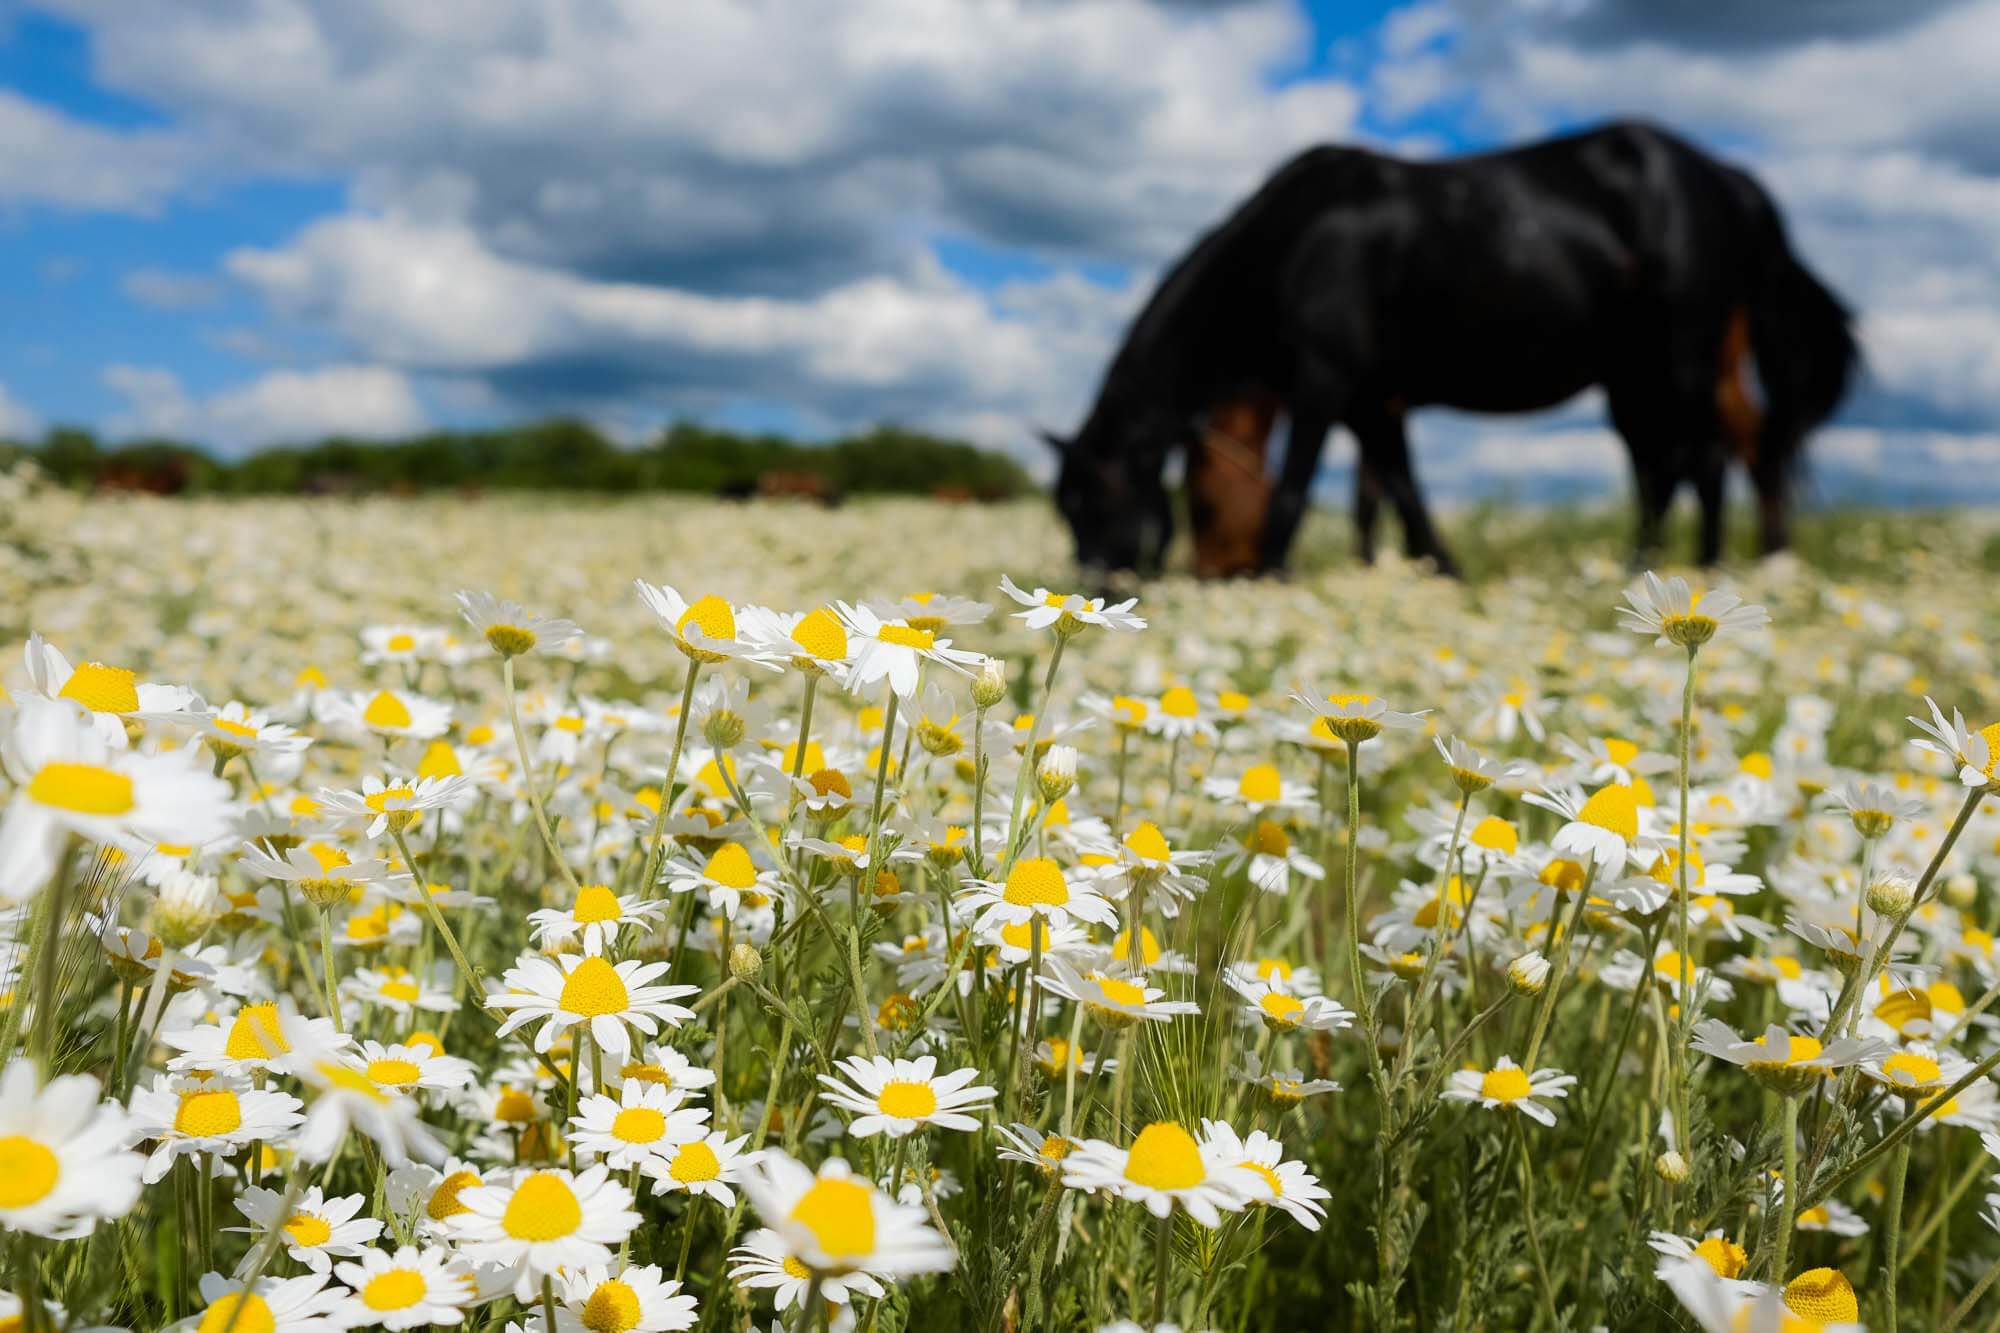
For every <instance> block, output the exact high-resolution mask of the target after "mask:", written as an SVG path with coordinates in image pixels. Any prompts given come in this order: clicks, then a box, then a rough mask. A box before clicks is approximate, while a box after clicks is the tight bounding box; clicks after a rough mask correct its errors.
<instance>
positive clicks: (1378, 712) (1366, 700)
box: [1292, 688, 1431, 745]
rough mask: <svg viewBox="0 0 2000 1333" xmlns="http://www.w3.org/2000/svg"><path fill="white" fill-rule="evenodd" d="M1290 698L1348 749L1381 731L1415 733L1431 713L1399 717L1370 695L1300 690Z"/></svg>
mask: <svg viewBox="0 0 2000 1333" xmlns="http://www.w3.org/2000/svg"><path fill="white" fill-rule="evenodd" d="M1292 698H1293V699H1294V700H1296V701H1297V702H1299V703H1302V704H1304V705H1305V706H1306V707H1307V708H1309V709H1311V710H1312V713H1313V716H1314V717H1317V718H1319V719H1321V720H1322V721H1324V722H1325V723H1326V726H1327V729H1328V730H1329V731H1331V732H1332V733H1333V734H1334V735H1335V736H1336V737H1338V738H1339V739H1340V740H1342V741H1345V742H1346V743H1347V744H1349V745H1359V744H1361V743H1362V742H1364V741H1370V740H1373V739H1375V738H1376V737H1377V736H1380V735H1381V734H1382V733H1383V732H1384V731H1391V730H1395V731H1408V730H1413V729H1419V728H1421V727H1422V726H1423V725H1424V717H1425V715H1426V714H1428V713H1429V712H1430V711H1431V710H1430V709H1428V708H1420V709H1418V710H1417V711H1416V712H1414V713H1399V712H1397V711H1396V710H1395V709H1393V708H1391V707H1389V705H1388V704H1386V703H1384V702H1383V701H1382V700H1381V699H1378V698H1376V697H1375V696H1374V695H1372V694H1365V693H1362V692H1359V691H1354V690H1344V691H1338V692H1335V693H1322V692H1320V691H1318V690H1313V691H1310V692H1308V691H1306V690H1304V689H1302V688H1301V689H1294V690H1293V691H1292Z"/></svg>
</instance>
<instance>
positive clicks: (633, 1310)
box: [583, 1278, 639, 1333]
mask: <svg viewBox="0 0 2000 1333" xmlns="http://www.w3.org/2000/svg"><path fill="white" fill-rule="evenodd" d="M583 1326H584V1327H585V1328H587V1329H589V1330H591V1333H627V1331H628V1330H630V1329H635V1328H637V1327H639V1296H638V1293H637V1292H635V1291H633V1290H632V1288H631V1287H629V1286H628V1285H626V1284H625V1283H623V1282H620V1281H619V1280H618V1279H616V1278H612V1279H611V1280H610V1281H608V1282H600V1283H598V1284H597V1286H596V1287H595V1288H594V1289H593V1290H592V1291H591V1293H590V1299H588V1300H586V1301H585V1302H584V1303H583Z"/></svg>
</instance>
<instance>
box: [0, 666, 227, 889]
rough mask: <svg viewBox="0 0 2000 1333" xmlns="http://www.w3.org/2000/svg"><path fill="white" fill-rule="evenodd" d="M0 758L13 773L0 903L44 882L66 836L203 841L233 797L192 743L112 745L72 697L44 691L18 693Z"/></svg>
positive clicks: (3, 832) (2, 828)
mask: <svg viewBox="0 0 2000 1333" xmlns="http://www.w3.org/2000/svg"><path fill="white" fill-rule="evenodd" d="M121 735H122V733H121ZM0 766H4V768H5V770H6V774H7V776H8V777H9V778H11V779H13V781H14V788H13V791H12V793H11V795H10V799H9V800H8V801H7V806H6V813H5V814H4V815H0V905H5V904H7V903H11V902H19V901H21V900H23V899H25V898H28V897H30V896H31V895H33V894H34V893H35V892H36V891H37V890H39V889H40V888H41V887H42V886H43V885H44V884H46V883H47V882H48V880H49V877H50V876H51V875H53V874H54V873H55V870H56V866H57V863H58V862H59V861H60V860H61V857H62V852H63V848H64V847H65V846H67V845H68V842H69V839H70V838H71V837H72V836H75V837H79V838H82V839H84V840H85V841H86V842H91V843H96V844H99V845H116V844H120V843H123V842H127V841H130V840H138V841H140V842H142V843H144V844H146V845H148V846H151V845H153V844H155V843H160V842H168V841H175V842H181V843H201V842H205V841H207V840H208V839H210V838H213V837H216V836H217V835H219V834H220V833H221V832H222V831H223V828H224V825H225V822H226V821H227V819H228V817H229V814H230V810H231V806H232V803H233V802H232V794H231V792H230V789H229V786H228V784H227V783H225V782H223V781H222V780H221V779H220V778H217V777H214V776H212V775H211V774H210V773H208V772H207V771H206V770H205V769H203V768H202V767H200V766H199V763H198V755H197V754H196V752H195V751H194V750H192V749H180V750H172V751H168V752H166V753H163V754H142V753H139V752H137V751H133V750H129V749H125V748H123V747H122V746H115V745H113V744H111V743H110V742H109V741H107V740H106V739H105V738H104V736H103V734H102V733H101V732H99V731H98V730H96V729H94V728H93V727H92V726H91V725H90V724H89V723H88V722H87V721H86V720H85V717H84V715H83V714H82V713H81V712H80V711H79V710H78V709H77V708H76V707H75V706H74V705H72V704H67V703H51V702H49V701H47V700H44V699H35V698H26V699H23V700H21V703H20V707H19V708H18V710H17V711H16V712H15V714H14V718H13V727H12V729H11V730H10V731H9V732H8V734H7V736H6V739H5V741H4V742H0Z"/></svg>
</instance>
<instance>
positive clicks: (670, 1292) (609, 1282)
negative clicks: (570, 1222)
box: [556, 1264, 696, 1333]
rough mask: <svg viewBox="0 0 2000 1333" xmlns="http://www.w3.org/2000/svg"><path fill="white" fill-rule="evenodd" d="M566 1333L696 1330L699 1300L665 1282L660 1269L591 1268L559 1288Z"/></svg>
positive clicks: (567, 1277)
mask: <svg viewBox="0 0 2000 1333" xmlns="http://www.w3.org/2000/svg"><path fill="white" fill-rule="evenodd" d="M556 1300H557V1301H558V1302H559V1303H558V1304H557V1306H556V1327H557V1328H558V1329H559V1330H561V1333H677V1331H678V1330H680V1329H686V1328H693V1327H694V1322H695V1308H696V1306H695V1299H694V1297H692V1296H684V1295H682V1294H681V1284H680V1283H678V1282H673V1281H669V1280H666V1275H665V1273H664V1272H663V1271H662V1269H661V1268H660V1266H659V1265H658V1264H647V1265H646V1266H645V1267H643V1268H631V1267H621V1268H619V1269H618V1270H617V1271H616V1272H614V1271H613V1270H612V1268H611V1267H610V1266H609V1265H606V1264H590V1265H587V1266H586V1267H584V1268H583V1269H582V1270H581V1271H580V1272H575V1273H566V1274H564V1275H563V1276H562V1278H561V1279H559V1280H558V1281H557V1283H556Z"/></svg>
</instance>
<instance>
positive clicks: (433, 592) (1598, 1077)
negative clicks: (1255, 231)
mask: <svg viewBox="0 0 2000 1333" xmlns="http://www.w3.org/2000/svg"><path fill="white" fill-rule="evenodd" d="M1324 526H1325V527H1326V528H1327V529H1328V531H1327V532H1326V533H1323V534H1321V535H1320V537H1319V538H1318V540H1320V541H1321V542H1322V543H1323V544H1324V545H1323V547H1322V549H1319V550H1317V551H1315V552H1314V553H1312V554H1311V555H1310V556H1309V561H1308V563H1309V569H1308V572H1307V573H1306V574H1304V575H1302V576H1301V577H1299V578H1297V579H1295V580H1293V581H1290V582H1284V583H1279V582H1267V583H1258V584H1240V583H1239V584H1218V585H1200V584H1195V583H1192V582H1190V581H1187V580H1185V579H1174V578H1169V579H1165V580H1162V581H1160V582H1157V583H1154V584H1150V585H1148V586H1146V587H1144V588H1140V589H1137V590H1136V594H1137V595H1136V600H1131V599H1119V600H1108V601H1107V600H1103V599H1099V598H1096V597H1093V596H1089V595H1087V591H1088V590H1084V589H1079V588H1077V587H1075V586H1074V585H1073V584H1072V582H1071V581H1070V580H1071V578H1072V573H1071V571H1070V570H1069V568H1068V565H1067V543H1066V541H1065V540H1064V539H1063V538H1062V537H1061V536H1060V534H1059V533H1058V531H1057V527H1056V524H1055V521H1054V519H1053V517H1052V516H1051V515H1050V514H1049V513H1048V512H1047V511H1046V509H1045V507H1043V506H1040V505H1017V506H1007V507H996V508H970V507H947V506H942V505H932V504H927V503H919V502H883V503H871V504H859V505H853V506H849V507H847V508H845V509H840V510H834V511H827V510H820V509H813V508H806V507H801V506H787V505H776V504H772V505H722V504H705V503H693V502H667V501H658V500H646V501H644V502H637V501H630V502H625V501H595V502H593V501H582V500H574V499H570V500H558V499H540V498H522V499H511V500H491V499H489V500H478V499H464V498H437V499H423V500H386V499H384V500H367V501H331V500H321V501H291V500H283V501H280V500H270V501H239V502H219V501H218V502H206V501H183V502H176V501H162V500H143V499H112V498H100V499H86V498H81V497H77V496H73V495H70V494H67V493H62V492H57V491H52V490H49V489H46V488H44V487H41V486H38V485H37V484H36V483H34V482H33V481H32V480H30V479H28V478H26V477H23V476H19V475H16V476H11V477H7V478H4V479H0V637H4V639H5V640H6V642H7V643H8V645H9V646H8V647H7V649H6V659H5V663H4V665H0V681H4V683H5V690H4V693H0V761H4V776H3V777H0V803H4V808H0V1274H4V1282H0V1286H4V1290H0V1329H6V1330H15V1329H22V1330H31V1331H33V1333H40V1331H42V1330H56V1329H61V1330H86V1329H95V1330H103V1329H127V1330H158V1329H166V1328H175V1329H183V1328H184V1329H194V1330H199V1333H228V1331H229V1330H235V1331H236V1333H310V1331H316V1330H330V1329H348V1328H388V1329H420V1328H426V1327H440V1328H464V1329H468V1330H490V1331H492V1333H500V1331H501V1330H507V1331H508V1333H513V1331H514V1330H523V1331H524V1333H525V1331H527V1330H536V1331H539V1333H550V1331H551V1330H558V1329H560V1330H564V1331H565V1333H571V1331H574V1330H592V1331H594V1333H614V1331H615V1333H633V1331H645V1333H652V1331H655V1330H678V1329H703V1330H717V1331H719V1330H753V1329H754V1330H756V1331H757V1333H771V1331H773V1330H779V1331H782V1333H805V1331H807V1330H821V1329H826V1330H861V1331H862V1333H894V1331H895V1330H903V1329H908V1330H953V1331H954V1333H1002V1331H1008V1333H1011V1331H1012V1330H1042V1329H1050V1330H1100V1331H1101V1330H1119V1331H1121V1333H1125V1331H1129V1330H1164V1329H1169V1328H1173V1329H1180V1330H1189V1331H1190V1333H1192V1331H1193V1330H1219V1331H1220V1330H1227V1331H1229V1333H1248V1331H1250V1330H1264V1331H1267V1333H1291V1331H1293V1330H1306V1329H1312V1330H1317V1329H1371V1330H1372V1329H1399V1328H1401V1329H1453V1330H1471V1329H1486V1330H1516V1329H1542V1330H1555V1329H1569V1330H1585V1329H1593V1328H1604V1329H1611V1330H1628V1329H1683V1330H1686V1329H1701V1330H1708V1331H1709V1333H1721V1331H1723V1330H1731V1331H1739V1330H1740V1331H1744V1333H1759V1331H1761V1330H1774V1331H1775V1330H1805V1329H1852V1328H1860V1327H1864V1326H1865V1327H1867V1328H1873V1329H1898V1328H1902V1329H1953V1328H1958V1329H1967V1330H1978V1329H1986V1330H1992V1329H1995V1328H2000V1292H1996V1291H1995V1290H1994V1287H1993V1284H1994V1282H1995V1277H1996V1273H2000V1179H1996V1172H2000V1086H1996V1081H1995V1079H1994V1070H1995V1066H1996V1063H2000V1008H1996V1000H2000V950H1996V948H1995V944H1994V929H1995V925H1996V918H2000V724H1994V725H1989V723H1990V720H1991V719H1992V718H1994V717H1995V716H1996V715H2000V674H1996V672H1995V670H1994V667H1993V660H1994V659H1993V651H1992V645H1993V643H1994V641H1995V637H1996V633H1997V632H2000V603H1996V601H1995V600H1994V598H1993V596H1992V592H1991V588H1992V577H1993V576H1992V574H1991V573H1990V572H1989V567H1990V565H1991V564H1992V563H1993V558H1994V554H1995V551H1996V539H1995V533H1996V531H2000V528H1996V525H1995V524H1994V523H1993V522H1992V521H1990V520H1982V519H1980V518H1978V517H1959V518H1953V519H1950V520H1945V519H1937V518H1919V517H1901V518H1898V517H1895V516H1886V517H1880V518H1872V519H1852V520H1848V519H1819V520H1816V521H1814V522H1812V523H1809V524H1808V525H1807V529H1806V538H1807V548H1808V555H1809V557H1810V558H1809V559H1808V560H1807V561H1803V562H1801V561H1795V560H1794V561H1785V562H1782V563H1779V564H1773V565H1764V566H1750V565H1743V566H1740V567H1735V568H1732V569H1730V570H1728V571H1726V572H1725V574H1724V576H1722V577H1718V578H1715V579H1708V578H1694V579H1693V580H1692V586H1690V582H1688V581H1683V579H1682V578H1680V577H1676V576H1674V575H1673V573H1672V572H1671V571H1667V570H1662V571H1660V572H1658V573H1657V574H1641V575H1635V574H1633V573H1632V572H1630V571H1629V570H1628V569H1627V568H1626V567H1625V566H1624V565H1623V564H1622V563H1621V557H1622V546H1621V540H1620V536H1619V535H1618V533H1617V531H1616V529H1615V528H1614V525H1613V524H1612V522H1611V520H1610V519H1609V518H1604V519H1601V520H1600V519H1595V518H1586V517H1582V516H1578V517H1573V518H1566V517H1565V516H1562V515H1547V514H1542V515H1535V514H1526V513H1518V514H1506V513H1497V514H1484V515H1474V516H1468V517H1467V518H1466V519H1465V520H1464V522H1463V523H1462V524H1461V525H1460V526H1461V528H1462V529H1463V531H1462V533H1461V534H1460V539H1461V541H1462V543H1463V544H1464V547H1465V549H1466V550H1467V551H1468V554H1469V555H1470V556H1471V560H1470V561H1469V563H1470V564H1471V566H1472V567H1473V568H1474V570H1475V575H1474V577H1473V578H1472V579H1471V580H1470V581H1468V582H1466V583H1451V582H1445V581H1441V580H1437V579H1433V578H1428V577H1425V576H1424V575H1423V573H1422V572H1421V571H1419V570H1416V569H1413V568H1411V567H1409V566H1406V565H1398V564H1394V563H1390V564H1385V565H1384V566H1383V567H1380V568H1377V569H1375V570H1362V569H1358V568H1355V567H1353V566H1352V565H1351V564H1349V563H1348V562H1346V561H1344V560H1341V559H1338V558H1335V554H1334V552H1333V551H1332V550H1331V549H1330V548H1331V547H1332V546H1333V545H1335V544H1337V542H1338V540H1339V539H1338V536H1337V534H1335V533H1334V531H1333V527H1334V525H1332V524H1331V523H1327V524H1325V525H1324ZM1617 527H1621V528H1622V523H1620V524H1618V525H1617ZM1559 532H1560V533H1562V534H1563V536H1564V538H1565V539H1564V540H1562V541H1554V540H1552V535H1553V534H1556V533H1559Z"/></svg>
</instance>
